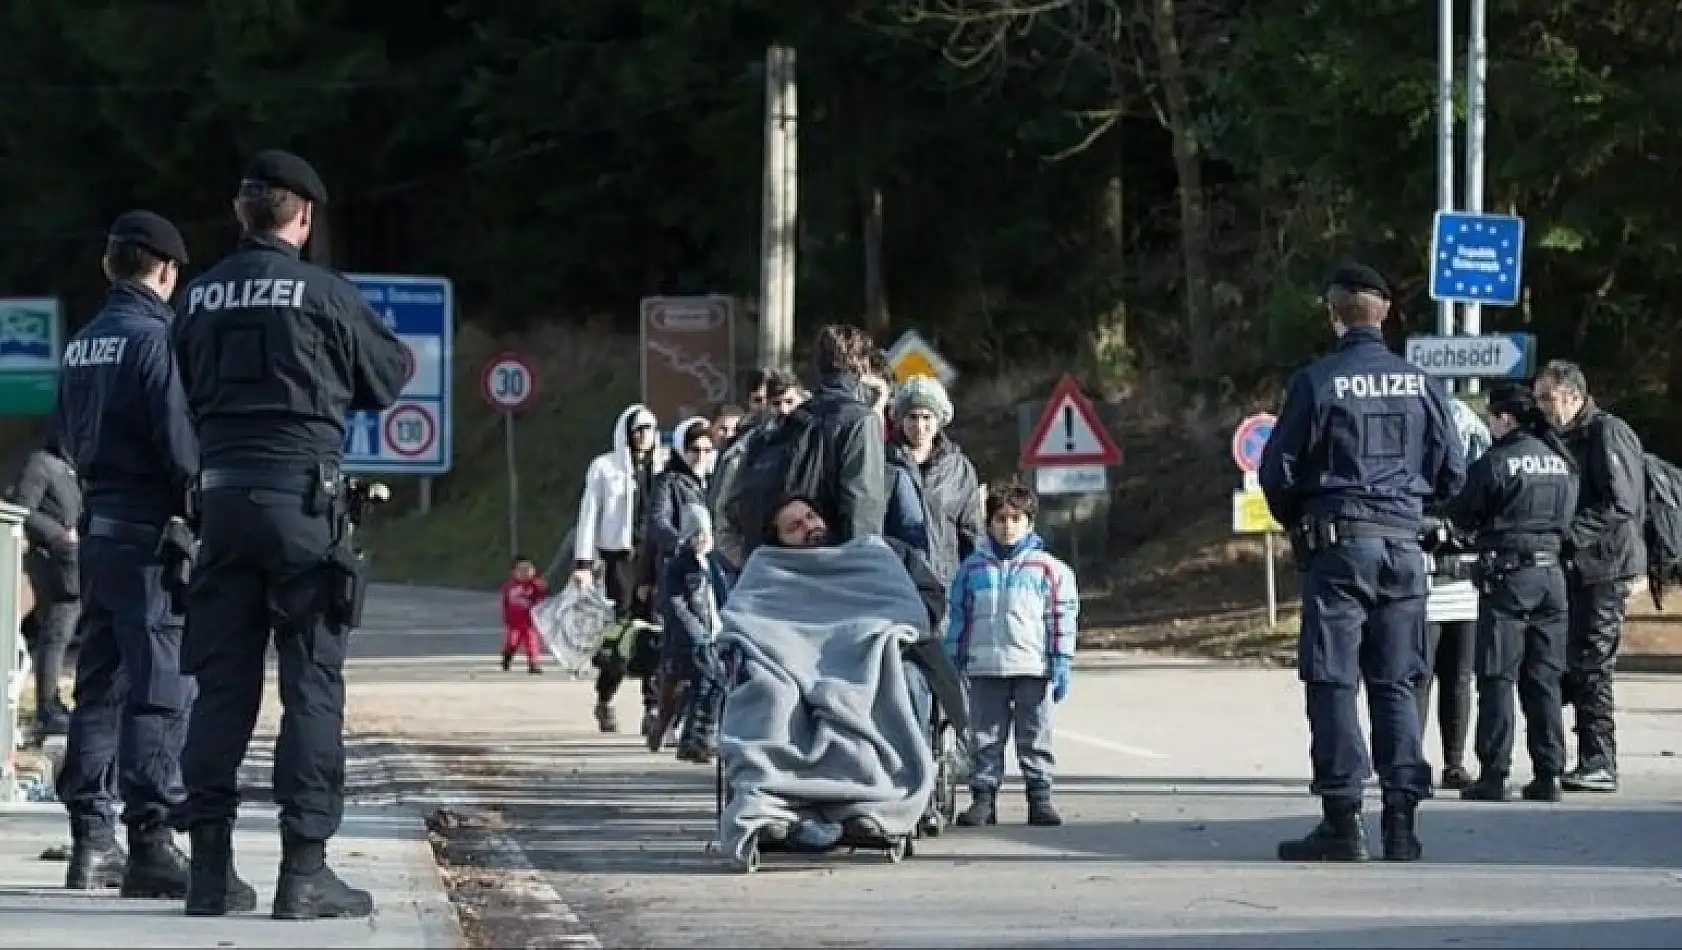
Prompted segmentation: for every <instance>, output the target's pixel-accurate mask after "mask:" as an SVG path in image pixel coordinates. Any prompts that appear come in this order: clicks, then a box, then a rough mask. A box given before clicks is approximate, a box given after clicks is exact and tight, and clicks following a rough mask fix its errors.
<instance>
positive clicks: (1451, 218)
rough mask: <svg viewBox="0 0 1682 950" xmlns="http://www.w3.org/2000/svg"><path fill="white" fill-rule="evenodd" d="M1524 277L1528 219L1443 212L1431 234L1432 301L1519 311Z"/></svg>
mask: <svg viewBox="0 0 1682 950" xmlns="http://www.w3.org/2000/svg"><path fill="white" fill-rule="evenodd" d="M1523 273H1524V219H1523V218H1520V217H1517V216H1514V215H1510V214H1479V213H1475V212H1471V211H1438V212H1437V215H1436V219H1435V222H1434V226H1433V227H1432V229H1431V299H1432V300H1448V301H1453V302H1456V303H1477V304H1493V305H1495V306H1498V307H1512V306H1516V305H1517V304H1518V301H1519V290H1520V279H1521V278H1522V277H1523Z"/></svg>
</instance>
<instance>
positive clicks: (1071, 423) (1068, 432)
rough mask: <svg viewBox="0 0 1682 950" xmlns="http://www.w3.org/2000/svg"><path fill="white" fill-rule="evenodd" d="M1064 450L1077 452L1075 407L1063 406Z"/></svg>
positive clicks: (1071, 453) (1070, 452)
mask: <svg viewBox="0 0 1682 950" xmlns="http://www.w3.org/2000/svg"><path fill="white" fill-rule="evenodd" d="M1063 451H1065V452H1067V453H1069V454H1070V455H1073V454H1075V407H1074V406H1064V407H1063Z"/></svg>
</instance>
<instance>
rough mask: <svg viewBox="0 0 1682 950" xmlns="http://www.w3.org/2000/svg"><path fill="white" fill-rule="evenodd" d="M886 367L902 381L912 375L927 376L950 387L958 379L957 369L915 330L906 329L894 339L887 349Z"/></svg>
mask: <svg viewBox="0 0 1682 950" xmlns="http://www.w3.org/2000/svg"><path fill="white" fill-rule="evenodd" d="M888 367H889V368H890V369H892V370H893V372H894V379H895V380H897V381H899V382H902V383H903V382H905V381H906V380H908V379H910V378H911V377H913V376H929V377H932V378H934V379H937V380H939V381H940V385H942V386H945V387H948V388H950V387H951V386H952V384H953V383H955V382H957V381H958V371H957V370H955V369H953V368H952V364H951V363H948V362H946V357H944V356H941V355H940V351H939V350H937V349H935V348H934V345H933V344H931V343H929V341H927V340H925V339H923V337H922V335H921V334H919V333H918V332H917V331H916V330H907V331H905V333H904V335H902V336H901V337H900V338H899V339H898V340H896V341H894V345H893V347H892V348H891V349H889V350H888Z"/></svg>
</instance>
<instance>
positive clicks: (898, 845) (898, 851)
mask: <svg viewBox="0 0 1682 950" xmlns="http://www.w3.org/2000/svg"><path fill="white" fill-rule="evenodd" d="M911 853H912V845H911V838H910V836H906V837H903V838H895V839H894V840H893V841H892V842H891V843H889V845H888V850H887V856H888V863H889V864H898V863H899V862H901V861H904V860H905V859H906V858H908V857H910V856H911Z"/></svg>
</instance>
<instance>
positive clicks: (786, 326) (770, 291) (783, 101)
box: [759, 46, 800, 370]
mask: <svg viewBox="0 0 1682 950" xmlns="http://www.w3.org/2000/svg"><path fill="white" fill-rule="evenodd" d="M798 100H799V97H798V95H797V87H796V84H795V79H794V50H792V49H790V48H788V47H786V46H773V47H771V48H770V49H768V50H767V51H766V54H765V194H764V198H763V204H762V213H761V223H760V265H759V365H760V366H763V367H771V368H775V369H782V370H792V369H793V368H794V271H795V268H794V264H795V244H796V241H795V233H796V222H797V221H798V219H799V215H798V203H799V191H800V187H799V182H800V169H799V147H798V140H797V137H796V132H797V129H798V124H799V121H798V114H799V108H798V107H799V101H798Z"/></svg>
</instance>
